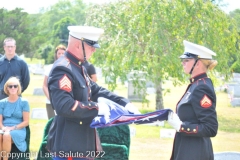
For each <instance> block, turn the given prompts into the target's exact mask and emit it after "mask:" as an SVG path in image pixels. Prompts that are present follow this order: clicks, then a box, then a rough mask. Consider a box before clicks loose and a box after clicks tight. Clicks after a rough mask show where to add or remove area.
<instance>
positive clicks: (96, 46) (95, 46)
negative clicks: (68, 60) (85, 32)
mask: <svg viewBox="0 0 240 160" xmlns="http://www.w3.org/2000/svg"><path fill="white" fill-rule="evenodd" d="M93 47H94V48H101V47H100V45H99V44H98V43H96V44H94V45H93Z"/></svg>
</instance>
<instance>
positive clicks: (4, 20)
mask: <svg viewBox="0 0 240 160" xmlns="http://www.w3.org/2000/svg"><path fill="white" fill-rule="evenodd" d="M35 31H36V30H35V27H34V26H31V19H30V17H29V15H28V14H27V13H26V12H23V11H22V9H21V8H16V9H14V10H11V11H7V10H6V9H4V8H2V9H0V39H1V40H4V39H5V38H7V37H12V38H14V39H15V40H16V43H17V50H16V52H17V53H18V54H19V55H21V54H25V55H26V56H27V55H28V53H29V52H30V51H31V50H33V49H35V48H31V45H30V44H31V39H32V37H33V35H34V34H35ZM0 51H1V52H3V46H2V45H1V46H0Z"/></svg>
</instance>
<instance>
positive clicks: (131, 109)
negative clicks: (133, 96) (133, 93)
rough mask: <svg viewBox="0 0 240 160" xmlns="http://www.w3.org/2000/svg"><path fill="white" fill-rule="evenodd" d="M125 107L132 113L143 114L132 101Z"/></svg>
mask: <svg viewBox="0 0 240 160" xmlns="http://www.w3.org/2000/svg"><path fill="white" fill-rule="evenodd" d="M125 108H126V109H127V110H128V112H129V113H131V114H141V113H140V112H139V110H138V109H137V107H135V106H134V105H133V104H132V103H128V104H127V105H126V106H125Z"/></svg>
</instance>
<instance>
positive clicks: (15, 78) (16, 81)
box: [4, 77, 22, 95]
mask: <svg viewBox="0 0 240 160" xmlns="http://www.w3.org/2000/svg"><path fill="white" fill-rule="evenodd" d="M10 83H14V84H16V85H18V92H17V94H18V95H21V93H22V87H21V85H20V80H19V79H18V78H17V77H10V78H9V79H8V80H7V82H6V83H5V84H4V92H5V93H6V94H7V95H9V91H8V89H7V88H8V85H9V84H10Z"/></svg>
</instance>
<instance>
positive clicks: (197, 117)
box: [168, 41, 218, 160]
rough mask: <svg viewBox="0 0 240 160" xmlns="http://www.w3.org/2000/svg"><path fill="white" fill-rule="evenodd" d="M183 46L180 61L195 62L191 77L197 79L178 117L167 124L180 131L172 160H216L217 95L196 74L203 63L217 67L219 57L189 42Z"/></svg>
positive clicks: (171, 116)
mask: <svg viewBox="0 0 240 160" xmlns="http://www.w3.org/2000/svg"><path fill="white" fill-rule="evenodd" d="M184 46H185V52H184V54H183V55H182V56H180V58H181V59H182V60H183V61H184V60H193V61H194V62H193V65H192V66H191V70H190V74H191V75H193V73H195V75H194V76H191V78H190V84H189V85H188V87H187V89H186V91H185V93H184V95H183V96H182V98H181V99H180V101H179V102H178V104H177V107H176V113H177V114H175V113H169V117H168V118H169V119H168V122H169V124H170V125H172V126H173V127H174V128H175V129H176V130H177V132H176V135H175V138H174V145H173V151H172V156H171V160H213V159H214V156H213V148H212V143H211V140H210V137H214V136H216V134H217V130H218V121H217V114H216V94H215V91H214V87H213V83H212V81H211V79H210V78H208V76H207V74H206V72H203V73H202V72H200V71H195V68H194V67H196V64H197V62H198V61H201V60H203V61H206V62H208V64H209V65H211V64H213V65H214V66H215V65H216V61H214V60H212V56H213V55H216V54H215V53H214V52H213V51H211V50H209V49H207V48H205V47H203V46H200V45H197V44H194V43H191V42H188V41H184ZM186 63H187V62H186ZM214 63H215V64H214ZM207 67H208V66H207ZM208 69H209V68H208ZM196 70H197V69H196Z"/></svg>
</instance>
